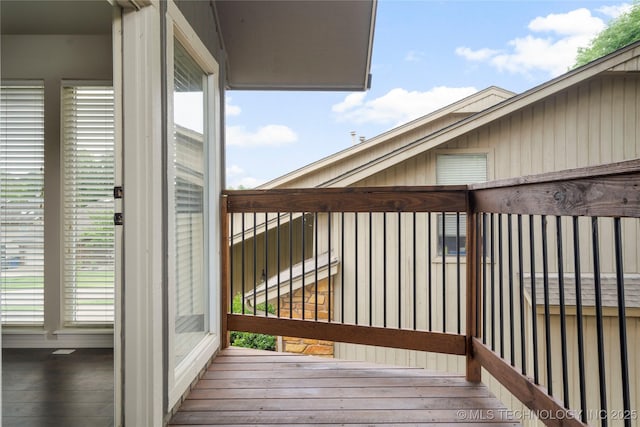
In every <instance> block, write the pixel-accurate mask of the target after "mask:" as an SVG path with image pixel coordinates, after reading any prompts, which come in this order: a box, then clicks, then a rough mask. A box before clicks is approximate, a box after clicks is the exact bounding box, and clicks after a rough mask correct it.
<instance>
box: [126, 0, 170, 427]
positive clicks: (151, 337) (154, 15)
mask: <svg viewBox="0 0 640 427" xmlns="http://www.w3.org/2000/svg"><path fill="white" fill-rule="evenodd" d="M159 13H160V8H159V4H158V3H157V2H154V3H153V4H151V5H150V6H147V7H144V8H142V9H140V10H137V11H136V10H135V9H125V10H123V14H122V76H123V78H122V108H123V109H122V112H123V116H122V129H123V151H122V154H123V184H124V198H123V211H122V212H123V215H124V226H123V229H124V236H123V259H124V262H123V271H122V278H123V284H122V293H121V295H122V298H121V299H120V303H121V316H122V317H121V319H122V324H121V326H122V330H121V331H119V332H120V334H119V335H118V336H117V337H116V340H118V341H119V342H118V344H119V346H120V348H121V355H122V366H121V368H122V372H123V380H124V384H123V388H122V399H121V400H119V401H117V402H116V405H121V410H122V414H123V419H124V425H125V426H127V427H128V426H136V427H138V426H139V427H144V426H150V427H153V426H160V425H163V416H164V411H163V304H162V286H163V241H164V239H165V236H164V232H163V231H164V230H163V223H162V209H163V206H162V200H163V195H162V182H163V176H164V170H163V163H162V150H163V147H162V132H161V129H162V111H161V105H162V104H161V69H160V61H161V60H160V58H161V56H160V49H161V43H160V14H159ZM124 402H126V405H124ZM116 412H117V410H116Z"/></svg>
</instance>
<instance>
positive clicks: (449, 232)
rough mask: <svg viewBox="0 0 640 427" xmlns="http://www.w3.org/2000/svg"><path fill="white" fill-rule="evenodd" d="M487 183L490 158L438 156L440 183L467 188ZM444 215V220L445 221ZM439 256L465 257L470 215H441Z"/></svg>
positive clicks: (474, 155) (437, 165)
mask: <svg viewBox="0 0 640 427" xmlns="http://www.w3.org/2000/svg"><path fill="white" fill-rule="evenodd" d="M486 180H487V155H486V154H485V153H480V154H468V153H464V154H438V155H437V157H436V184H438V185H463V184H472V183H474V182H483V181H486ZM443 215H444V218H443ZM436 217H437V222H438V225H437V230H438V255H443V253H444V255H458V254H460V255H465V254H466V243H467V235H466V230H467V215H466V214H465V213H460V214H457V213H444V214H440V215H437V216H436Z"/></svg>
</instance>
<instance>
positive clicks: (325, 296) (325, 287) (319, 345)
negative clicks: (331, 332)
mask: <svg viewBox="0 0 640 427" xmlns="http://www.w3.org/2000/svg"><path fill="white" fill-rule="evenodd" d="M333 300H334V295H333V284H331V285H330V284H329V280H328V279H323V280H320V281H319V282H318V294H317V304H318V320H327V319H329V302H331V305H333ZM303 307H304V318H305V319H315V317H316V312H315V310H316V284H315V283H312V284H310V285H307V286H305V287H304V300H303V299H302V288H299V289H296V290H295V291H294V292H293V297H291V298H290V297H289V295H288V294H287V295H283V296H281V297H280V316H281V317H283V318H288V317H289V316H291V317H292V318H294V319H302V308H303ZM331 317H332V318H333V309H332V310H331ZM279 350H280V351H286V352H289V353H300V354H313V355H317V356H323V357H333V354H334V353H333V341H325V340H314V339H307V338H295V337H282V341H281V345H280V346H279Z"/></svg>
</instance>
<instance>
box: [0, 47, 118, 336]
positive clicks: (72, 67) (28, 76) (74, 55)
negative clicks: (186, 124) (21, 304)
mask: <svg viewBox="0 0 640 427" xmlns="http://www.w3.org/2000/svg"><path fill="white" fill-rule="evenodd" d="M1 43H2V44H1V49H2V50H1V57H0V61H1V64H2V70H1V73H2V74H1V77H2V79H3V80H42V81H44V91H45V101H44V102H45V120H44V122H45V125H44V129H45V131H44V132H45V159H44V162H45V168H44V174H45V175H44V177H45V178H44V179H45V193H44V199H45V205H44V240H45V245H44V254H45V256H44V257H45V264H44V287H45V290H44V293H45V298H44V300H45V307H44V310H45V324H44V329H43V330H41V329H38V330H30V331H25V330H24V329H13V330H12V329H10V328H6V327H5V328H3V330H2V332H3V335H4V337H3V341H2V344H3V346H4V347H59V346H73V347H111V346H112V345H113V334H112V332H111V331H91V332H92V333H87V332H86V331H85V332H84V333H82V334H76V333H74V332H73V331H63V330H62V326H63V325H62V314H61V313H62V308H61V304H60V303H61V295H62V288H61V286H62V283H61V278H62V270H61V266H62V250H61V244H62V241H61V239H62V238H61V228H62V219H63V218H62V217H61V209H62V207H61V199H62V191H61V173H62V170H61V166H62V165H61V152H60V132H61V129H60V103H61V100H60V95H61V83H62V81H64V80H100V81H111V80H112V72H113V65H112V47H111V35H110V34H107V35H49V34H48V35H3V36H2V39H1ZM25 332H28V333H25Z"/></svg>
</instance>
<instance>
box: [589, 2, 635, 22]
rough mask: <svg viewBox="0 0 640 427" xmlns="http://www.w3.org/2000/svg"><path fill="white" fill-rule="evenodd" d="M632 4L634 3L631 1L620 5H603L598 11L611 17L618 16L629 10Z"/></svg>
mask: <svg viewBox="0 0 640 427" xmlns="http://www.w3.org/2000/svg"><path fill="white" fill-rule="evenodd" d="M632 6H633V5H632V4H631V3H622V4H618V5H613V6H602V7H600V8H598V9H596V11H598V12H600V13H602V14H603V15H605V16H608V17H610V18H617V17H618V16H620V15H622V14H623V13H627V12H629V11H630V10H631V7H632Z"/></svg>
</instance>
